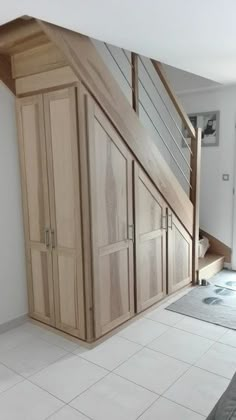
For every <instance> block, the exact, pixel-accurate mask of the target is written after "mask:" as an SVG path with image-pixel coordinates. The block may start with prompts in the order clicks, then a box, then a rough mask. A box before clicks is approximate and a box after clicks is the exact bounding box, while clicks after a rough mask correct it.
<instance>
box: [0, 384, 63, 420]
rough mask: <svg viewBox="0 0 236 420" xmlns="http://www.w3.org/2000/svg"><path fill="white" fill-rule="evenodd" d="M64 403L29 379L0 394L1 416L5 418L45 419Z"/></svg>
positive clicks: (10, 419)
mask: <svg viewBox="0 0 236 420" xmlns="http://www.w3.org/2000/svg"><path fill="white" fill-rule="evenodd" d="M62 405H63V403H62V402H61V401H59V400H58V399H56V398H54V397H53V396H52V395H49V394H48V393H47V392H45V391H43V390H42V389H40V388H38V387H36V386H35V385H33V384H31V383H30V382H28V381H24V382H21V383H19V384H18V385H15V386H14V387H13V388H11V389H9V390H8V391H6V392H3V393H1V394H0V418H1V419H4V420H45V419H46V418H48V416H50V415H51V414H52V413H54V412H55V411H57V410H58V409H59V408H60V407H62Z"/></svg>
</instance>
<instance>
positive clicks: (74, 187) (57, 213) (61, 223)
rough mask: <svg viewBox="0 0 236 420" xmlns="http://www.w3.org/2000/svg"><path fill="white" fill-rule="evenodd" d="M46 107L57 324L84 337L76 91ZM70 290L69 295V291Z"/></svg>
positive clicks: (53, 96) (54, 96) (47, 100)
mask: <svg viewBox="0 0 236 420" xmlns="http://www.w3.org/2000/svg"><path fill="white" fill-rule="evenodd" d="M44 109H45V126H46V138H47V152H48V153H47V156H48V168H49V180H50V183H49V185H50V209H51V227H52V248H53V277H54V293H55V310H56V325H57V328H59V329H62V330H63V331H66V332H69V333H70V334H73V335H75V336H77V337H80V338H84V337H85V329H84V287H83V259H82V239H81V236H82V233H81V232H82V230H81V210H80V207H81V202H80V177H79V163H78V159H79V153H78V130H77V110H76V91H75V88H67V89H62V90H58V91H55V92H51V93H47V94H45V95H44ZM67 270H68V272H67ZM66 290H67V293H65V291H66ZM68 294H69V297H70V299H69V300H68ZM66 307H67V310H68V314H67V315H66ZM69 307H70V308H69ZM72 308H73V311H72ZM72 312H73V315H72Z"/></svg>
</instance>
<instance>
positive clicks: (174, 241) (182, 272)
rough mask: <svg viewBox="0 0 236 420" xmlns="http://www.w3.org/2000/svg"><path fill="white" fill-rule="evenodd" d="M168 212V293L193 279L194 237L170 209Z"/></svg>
mask: <svg viewBox="0 0 236 420" xmlns="http://www.w3.org/2000/svg"><path fill="white" fill-rule="evenodd" d="M167 214H168V236H167V242H168V245H167V247H168V248H167V255H168V293H173V292H176V291H177V290H178V289H180V288H182V287H184V286H187V285H188V284H189V283H191V281H192V239H191V237H190V236H189V235H188V233H187V232H186V230H185V229H184V228H183V226H182V225H181V223H180V222H179V221H178V219H177V218H176V216H175V215H174V214H173V213H172V212H171V211H170V209H169V210H168V212H167Z"/></svg>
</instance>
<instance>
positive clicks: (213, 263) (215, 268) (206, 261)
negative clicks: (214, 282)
mask: <svg viewBox="0 0 236 420" xmlns="http://www.w3.org/2000/svg"><path fill="white" fill-rule="evenodd" d="M224 261H225V257H224V256H222V255H217V254H212V253H210V252H209V253H206V255H205V257H204V258H199V260H198V267H199V280H203V279H206V280H207V279H210V278H211V277H213V276H214V275H215V274H217V273H219V272H220V271H221V270H223V268H224Z"/></svg>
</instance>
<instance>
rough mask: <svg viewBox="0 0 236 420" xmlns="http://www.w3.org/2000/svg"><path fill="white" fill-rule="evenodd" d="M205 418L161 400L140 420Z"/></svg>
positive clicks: (194, 419) (198, 419)
mask: <svg viewBox="0 0 236 420" xmlns="http://www.w3.org/2000/svg"><path fill="white" fill-rule="evenodd" d="M204 418H205V417H203V416H201V415H200V414H197V413H194V412H193V411H191V410H189V409H188V408H185V407H182V406H181V405H178V404H176V403H174V402H172V401H169V400H167V399H166V398H162V397H161V398H159V399H158V400H157V401H156V402H155V403H154V404H153V405H152V406H151V407H150V408H149V409H148V410H147V411H146V412H145V413H144V414H143V415H142V416H141V417H140V418H139V420H154V419H160V420H204Z"/></svg>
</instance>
